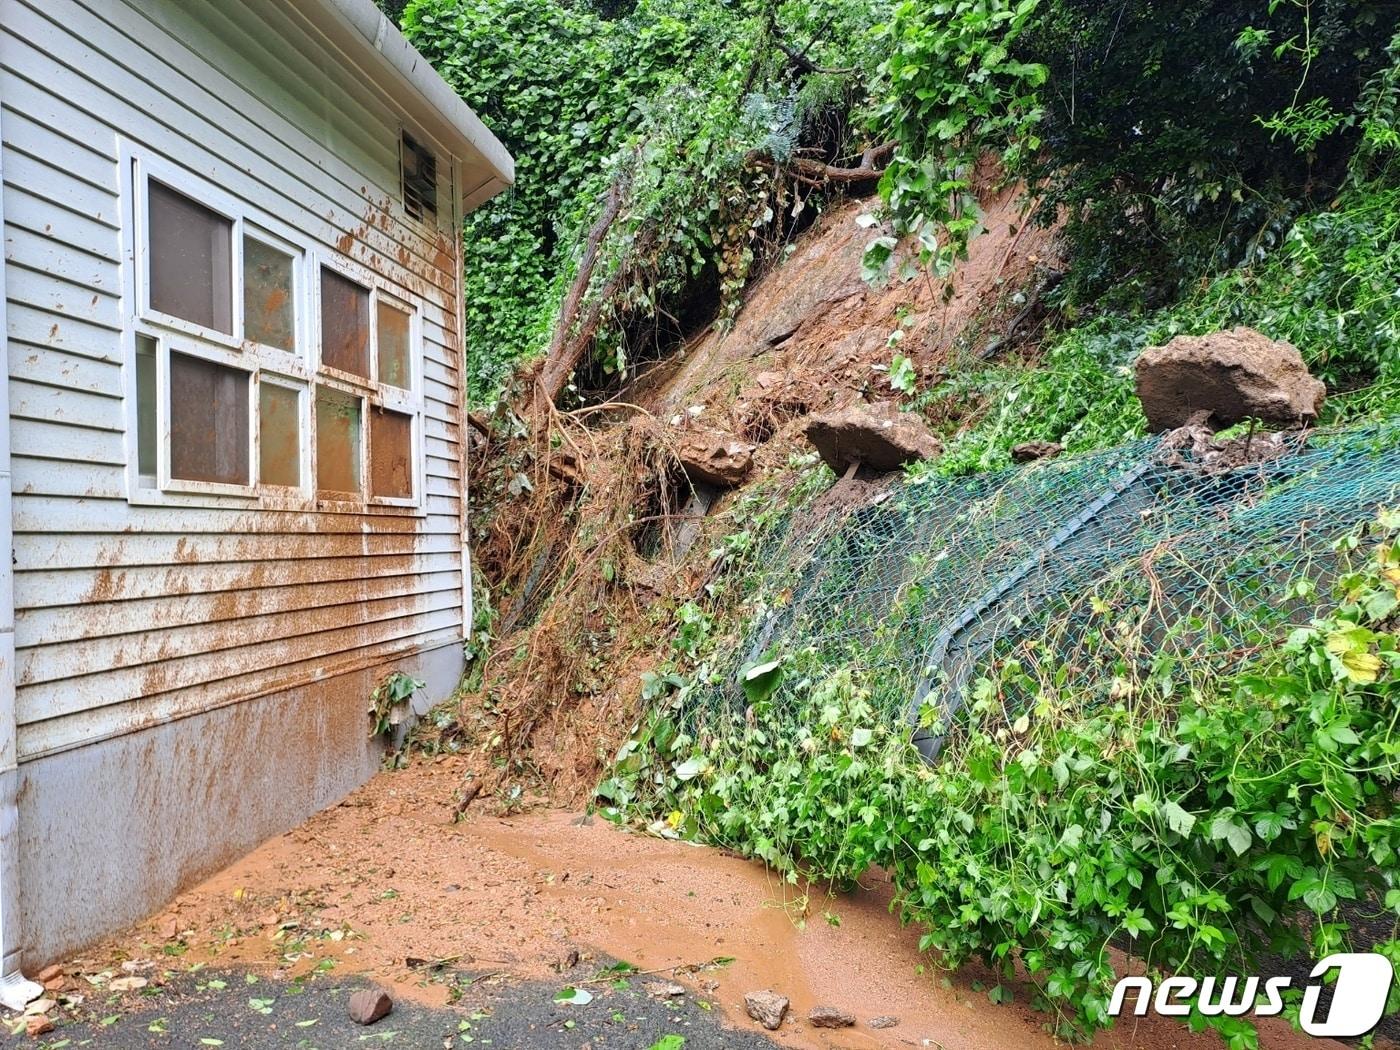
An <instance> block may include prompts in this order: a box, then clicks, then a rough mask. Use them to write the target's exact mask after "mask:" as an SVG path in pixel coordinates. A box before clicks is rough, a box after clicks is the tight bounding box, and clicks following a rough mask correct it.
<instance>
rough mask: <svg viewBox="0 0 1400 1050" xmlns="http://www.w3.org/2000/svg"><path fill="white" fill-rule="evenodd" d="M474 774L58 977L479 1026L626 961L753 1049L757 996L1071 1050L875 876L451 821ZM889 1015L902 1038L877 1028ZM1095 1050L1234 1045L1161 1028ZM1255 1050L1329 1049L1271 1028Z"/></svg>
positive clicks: (803, 1025)
mask: <svg viewBox="0 0 1400 1050" xmlns="http://www.w3.org/2000/svg"><path fill="white" fill-rule="evenodd" d="M465 772H466V763H465V761H464V760H463V759H462V758H460V757H455V756H453V757H448V756H441V757H439V758H437V759H433V760H420V761H418V762H416V763H414V764H413V765H411V766H410V767H409V768H407V769H405V770H401V771H398V772H392V773H383V774H381V775H379V776H378V777H376V778H375V779H374V780H373V781H372V782H370V783H369V784H367V785H366V786H365V787H363V788H361V789H360V790H359V791H356V792H355V793H354V794H352V795H351V796H350V797H349V798H347V799H346V800H345V801H344V802H342V803H341V804H340V805H338V806H335V807H332V808H331V809H328V810H326V811H324V812H322V813H320V814H318V815H317V816H315V817H313V818H312V819H310V820H309V821H307V822H306V823H305V824H303V825H302V826H300V827H298V828H296V829H294V830H293V831H291V832H288V833H287V834H285V835H282V836H280V837H278V838H276V839H273V840H271V841H269V842H267V843H265V844H264V845H263V846H261V847H260V848H259V849H257V850H256V851H254V852H253V853H251V854H249V855H248V856H247V857H245V858H244V859H243V860H241V861H239V862H237V863H235V864H233V865H232V866H230V867H228V868H227V869H225V870H223V871H221V872H219V873H218V874H217V875H215V876H214V877H212V878H210V879H209V880H207V881H206V882H204V883H203V884H201V885H199V886H197V887H195V888H194V889H192V890H190V891H189V892H187V893H185V894H184V895H183V896H181V897H180V898H179V899H178V900H176V901H175V902H174V903H173V904H172V906H171V907H170V908H168V909H166V910H165V911H163V912H162V913H160V914H159V915H157V916H155V917H153V918H152V919H151V920H149V921H148V922H146V923H143V924H141V925H139V926H137V927H135V928H133V929H131V930H130V931H128V932H127V933H126V934H124V935H122V936H121V937H119V938H116V939H114V940H113V941H111V942H109V943H107V944H104V945H102V946H101V947H100V948H98V949H94V950H93V951H91V952H89V953H87V956H86V957H85V958H83V959H80V960H72V961H70V962H69V963H68V964H66V966H65V967H64V970H65V974H66V975H67V976H66V977H65V978H64V980H65V981H66V982H67V984H68V986H69V989H70V990H72V989H74V988H77V989H79V990H87V991H89V992H90V991H91V990H92V989H91V988H88V987H87V986H88V985H89V984H90V982H89V981H87V980H86V978H85V977H84V976H83V975H85V974H86V975H92V974H99V975H100V974H103V973H105V974H108V975H111V974H121V973H123V972H130V971H133V970H136V969H138V968H141V967H147V970H145V971H143V972H148V971H149V967H148V966H147V964H149V963H150V962H151V961H155V962H156V964H157V966H158V967H164V968H168V969H171V970H189V969H190V968H191V967H194V968H200V967H205V966H208V967H213V968H229V967H233V968H238V969H241V970H244V971H247V972H252V973H267V974H269V975H273V974H278V973H280V974H282V975H285V976H288V977H298V976H300V977H308V976H311V975H316V974H330V975H333V976H334V977H335V978H336V979H338V980H344V979H346V978H348V977H349V976H351V975H359V976H363V977H367V978H370V979H373V980H375V981H377V982H380V983H382V984H384V985H385V986H387V987H389V988H390V989H392V991H393V993H394V995H395V997H396V998H397V999H400V1000H404V999H407V1000H410V1001H416V1002H418V1003H420V1004H423V1005H426V1006H431V1007H442V1006H446V1005H449V1004H450V1003H451V1004H455V1005H458V1006H459V1007H461V1008H462V1009H463V1010H464V1011H465V1010H469V1009H472V1008H474V1006H475V1005H479V1002H480V999H479V998H478V993H480V994H488V993H489V992H490V991H491V990H492V989H496V990H499V989H500V988H502V987H508V986H511V985H513V984H517V983H521V982H532V983H538V982H554V983H556V984H557V985H558V986H559V987H560V988H563V987H565V986H567V985H576V984H581V983H582V982H585V981H588V982H592V983H591V984H587V985H584V986H586V987H593V988H602V989H606V988H610V987H611V985H612V982H613V981H614V980H615V979H616V977H617V974H616V973H615V972H614V971H610V970H607V969H606V967H607V966H608V965H610V961H611V960H614V959H615V960H622V961H625V962H626V963H627V964H630V965H631V966H632V967H635V968H636V969H637V970H639V971H643V972H642V973H639V974H634V975H632V976H630V977H628V981H629V983H631V984H634V985H636V984H643V985H644V983H645V982H648V981H653V980H663V981H672V980H676V981H679V982H680V983H682V984H683V985H685V986H686V989H687V996H688V997H689V998H691V999H694V1000H695V1001H696V1004H697V1005H699V1004H701V1003H703V1004H704V1005H705V1006H707V1007H711V1008H713V1009H715V1010H717V1011H719V1012H720V1013H721V1014H722V1016H723V1018H724V1019H725V1020H726V1021H727V1022H728V1023H729V1024H731V1025H733V1026H734V1027H735V1028H737V1029H741V1030H743V1031H744V1032H745V1033H746V1036H747V1035H748V1034H760V1033H759V1030H758V1027H757V1025H756V1024H754V1022H752V1021H750V1020H749V1019H748V1018H747V1017H746V1016H745V1013H744V1007H743V997H744V994H745V993H746V992H750V991H755V990H759V989H772V990H774V991H777V992H779V993H780V994H782V995H785V996H787V997H788V998H789V999H790V1000H791V1003H792V1008H791V1010H790V1012H789V1014H788V1020H787V1021H786V1023H785V1024H784V1025H783V1027H782V1029H781V1030H780V1031H778V1032H776V1033H773V1034H772V1036H771V1038H773V1039H774V1040H775V1041H776V1042H777V1043H779V1044H780V1045H784V1046H792V1047H904V1046H930V1047H943V1048H945V1050H999V1048H1003V1047H1007V1046H1013V1045H1014V1046H1017V1047H1018V1048H1024V1050H1032V1048H1037V1047H1044V1048H1047V1050H1048V1048H1050V1047H1052V1046H1055V1045H1057V1044H1056V1043H1055V1041H1054V1040H1053V1039H1052V1038H1051V1036H1050V1035H1049V1034H1048V1033H1047V1032H1046V1031H1044V1029H1043V1026H1044V1025H1045V1023H1046V1020H1047V1018H1046V1015H1044V1014H1041V1013H1038V1012H1036V1011H1034V1010H1032V1009H1031V1008H1030V1007H1029V1005H1028V1003H1027V1000H1028V996H1027V992H1026V989H1024V988H1020V987H1016V988H1014V989H1013V991H1014V993H1015V999H1014V1001H1013V1002H1010V1003H1007V1004H1005V1005H1000V1006H998V1005H995V1004H993V1003H992V1002H991V1001H990V1000H989V999H988V997H987V994H986V990H985V989H986V987H989V986H990V985H991V984H992V983H994V982H992V981H991V980H989V979H988V975H986V974H978V973H977V972H976V971H975V970H972V969H964V970H963V971H961V972H960V973H958V974H954V975H945V974H943V973H942V972H940V971H939V970H938V969H937V968H936V966H935V965H934V960H933V959H931V958H930V957H929V956H927V955H924V954H921V953H920V952H919V950H918V932H917V930H914V929H906V928H903V927H901V925H900V924H899V922H898V920H897V918H896V917H895V916H894V915H892V914H891V913H890V908H889V905H890V900H891V897H892V890H891V887H890V885H889V883H888V881H887V880H886V879H885V878H884V877H883V875H881V874H880V873H871V875H870V876H869V877H868V878H867V879H866V880H865V881H864V882H863V884H862V886H861V887H860V888H858V889H857V890H856V891H855V892H853V893H849V894H839V895H831V894H827V893H825V892H824V891H821V890H818V889H815V888H807V887H802V886H795V885H789V884H787V883H785V882H784V881H783V880H782V879H781V878H779V877H778V876H777V875H775V874H774V873H772V872H769V871H767V870H765V868H764V867H763V866H762V865H760V864H756V863H753V862H750V861H746V860H743V859H740V858H738V857H734V856H730V855H727V854H725V853H723V852H721V851H718V850H714V849H708V848H703V847H699V846H694V845H690V844H687V843H683V842H677V841H670V840H665V839H659V838H653V837H649V836H645V835H640V834H634V833H629V832H625V831H623V830H620V829H617V828H615V827H613V826H612V825H611V824H609V823H607V822H606V821H604V820H602V819H600V818H597V817H586V816H583V815H581V814H580V813H578V812H568V811H562V810H559V809H551V808H545V807H541V808H538V809H535V810H533V811H529V812H521V813H516V814H511V815H505V816H498V815H495V814H493V813H492V812H490V811H489V809H488V808H486V807H487V803H479V804H478V805H477V806H476V807H473V808H472V809H469V810H468V812H467V814H466V817H465V819H463V820H461V821H460V822H454V820H453V816H454V809H455V803H456V796H455V793H454V788H455V787H456V786H457V785H458V784H460V783H461V781H462V777H463V775H464V774H465ZM124 963H125V964H126V970H125V971H124V970H123V964H124ZM561 971H562V972H561ZM580 974H583V975H584V976H582V977H580V976H579V975H580ZM464 975H465V976H464ZM60 994H61V993H60ZM599 1002H600V1003H601V1002H603V1000H601V999H600V1000H599ZM817 1005H827V1006H834V1007H838V1008H840V1009H843V1010H846V1011H848V1012H850V1013H852V1014H854V1015H855V1016H856V1018H857V1024H856V1026H855V1027H853V1028H847V1029H839V1030H826V1029H816V1028H813V1027H811V1026H810V1025H809V1024H808V1022H807V1020H806V1017H807V1013H808V1011H809V1010H810V1009H811V1008H812V1007H814V1006H817ZM583 1009H585V1010H586V1009H588V1007H584V1008H583ZM600 1009H606V1007H605V1006H600ZM879 1015H892V1016H895V1017H898V1018H899V1024H898V1025H897V1026H896V1027H894V1028H889V1029H883V1030H875V1029H872V1028H870V1027H869V1024H868V1022H869V1021H870V1019H871V1018H873V1017H876V1016H879ZM735 1038H736V1039H737V1036H736V1037H735ZM540 1045H550V1044H549V1043H547V1042H545V1043H541V1044H540ZM639 1045H645V1044H639ZM1094 1045H1095V1046H1100V1047H1150V1048H1159V1050H1167V1048H1176V1047H1180V1048H1183V1050H1184V1048H1193V1050H1194V1048H1201V1050H1205V1048H1211V1050H1215V1048H1217V1047H1219V1046H1220V1045H1221V1044H1220V1043H1219V1041H1218V1039H1217V1038H1216V1037H1215V1036H1213V1035H1209V1034H1203V1035H1193V1034H1191V1033H1190V1032H1188V1031H1187V1030H1186V1029H1185V1028H1184V1027H1182V1026H1181V1025H1180V1024H1178V1023H1176V1022H1173V1021H1169V1020H1165V1019H1151V1018H1148V1019H1143V1020H1141V1021H1138V1022H1137V1023H1136V1024H1134V1023H1125V1024H1123V1025H1122V1026H1121V1027H1120V1028H1119V1030H1117V1031H1114V1032H1108V1033H1103V1034H1101V1035H1100V1036H1099V1037H1098V1038H1097V1039H1096V1040H1095V1044H1094ZM1261 1045H1262V1046H1264V1047H1267V1048H1274V1050H1285V1048H1293V1047H1297V1048H1299V1050H1301V1048H1302V1047H1309V1048H1311V1050H1323V1048H1324V1047H1326V1046H1328V1045H1331V1044H1327V1043H1323V1042H1320V1041H1317V1040H1311V1039H1308V1038H1307V1037H1305V1036H1301V1035H1297V1034H1295V1033H1294V1032H1293V1031H1292V1030H1291V1029H1289V1028H1288V1027H1287V1025H1284V1024H1281V1023H1279V1024H1267V1023H1266V1025H1265V1027H1264V1029H1263V1030H1262V1031H1261Z"/></svg>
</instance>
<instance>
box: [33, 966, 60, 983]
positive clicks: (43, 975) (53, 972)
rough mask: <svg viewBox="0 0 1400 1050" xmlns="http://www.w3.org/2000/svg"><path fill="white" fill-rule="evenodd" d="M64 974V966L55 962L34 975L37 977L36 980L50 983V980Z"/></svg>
mask: <svg viewBox="0 0 1400 1050" xmlns="http://www.w3.org/2000/svg"><path fill="white" fill-rule="evenodd" d="M62 976H63V967H62V966H60V965H59V964H58V963H53V964H52V965H50V966H45V967H44V968H43V969H42V970H40V971H39V972H38V974H37V975H36V976H35V977H34V979H35V980H36V981H38V982H39V983H40V984H48V983H49V982H50V981H52V980H53V979H54V978H55V977H62Z"/></svg>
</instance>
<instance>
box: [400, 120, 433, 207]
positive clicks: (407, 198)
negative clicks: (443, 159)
mask: <svg viewBox="0 0 1400 1050" xmlns="http://www.w3.org/2000/svg"><path fill="white" fill-rule="evenodd" d="M399 166H400V168H401V169H402V174H403V208H404V211H406V212H408V214H409V215H410V216H412V217H413V218H415V219H417V220H418V221H420V222H423V221H435V220H436V219H437V158H436V157H434V156H433V154H432V151H431V150H429V149H428V148H427V147H426V146H424V145H422V144H421V143H419V142H417V141H416V140H415V139H414V138H413V136H412V135H410V134H409V133H408V132H404V133H403V137H402V138H401V139H400V140H399Z"/></svg>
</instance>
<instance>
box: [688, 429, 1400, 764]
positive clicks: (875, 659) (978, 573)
mask: <svg viewBox="0 0 1400 1050" xmlns="http://www.w3.org/2000/svg"><path fill="white" fill-rule="evenodd" d="M1397 438H1400V426H1397V425H1396V423H1395V422H1391V423H1387V424H1384V425H1379V426H1371V427H1368V428H1366V429H1354V430H1347V431H1338V432H1332V433H1327V432H1320V431H1315V432H1313V433H1311V434H1309V435H1307V438H1306V441H1305V442H1304V441H1301V440H1300V441H1299V442H1298V443H1297V444H1296V445H1295V446H1294V447H1289V448H1286V449H1285V450H1284V451H1285V454H1283V455H1281V456H1278V457H1277V458H1273V459H1268V460H1266V461H1260V462H1248V463H1245V464H1244V465H1240V466H1233V467H1226V466H1222V465H1221V464H1219V463H1211V462H1209V460H1208V458H1203V457H1201V456H1199V455H1193V454H1192V452H1191V451H1190V450H1189V449H1181V448H1177V447H1174V443H1173V442H1172V441H1171V440H1170V439H1164V438H1157V437H1153V438H1146V439H1143V440H1141V441H1139V442H1137V443H1134V444H1132V445H1128V446H1124V447H1120V448H1116V449H1112V450H1109V451H1102V452H1094V453H1089V454H1084V455H1078V456H1072V457H1070V456H1064V457H1060V458H1058V459H1053V460H1048V461H1043V462H1040V463H1036V464H1033V465H1030V466H1026V467H1023V468H1019V469H1014V470H1010V471H1005V472H1001V473H996V474H988V475H978V476H973V477H969V478H954V479H949V478H940V477H937V476H933V475H929V476H925V477H921V478H916V479H899V480H897V481H894V482H892V483H891V484H890V485H889V486H888V487H886V488H884V489H883V490H882V491H881V492H880V493H879V494H878V495H876V496H875V497H874V498H873V499H871V500H870V501H868V502H867V503H865V504H864V505H861V506H858V507H856V508H854V509H852V510H849V511H847V512H845V513H839V514H836V513H832V514H826V515H821V514H819V513H815V512H814V510H813V508H811V507H809V508H801V509H798V510H795V511H794V512H793V513H792V514H790V515H789V516H788V518H787V520H786V522H785V523H784V524H783V525H782V526H780V527H778V528H777V529H776V530H775V531H774V532H773V534H771V535H770V536H769V537H768V539H767V541H766V544H767V545H766V547H765V549H764V550H763V551H762V553H761V555H760V563H761V564H762V565H763V567H764V576H763V582H762V583H761V585H760V586H761V589H760V591H759V593H758V595H757V596H756V599H755V601H756V611H755V613H754V614H753V616H752V617H751V619H750V621H749V622H748V624H747V625H746V637H745V638H744V640H743V642H742V644H740V645H738V646H736V647H735V648H734V649H733V650H732V653H731V654H730V655H729V656H727V657H726V658H724V659H723V660H722V661H720V663H721V666H718V667H712V671H713V673H712V674H710V675H709V676H708V677H707V678H706V679H704V682H703V683H702V685H701V686H700V687H699V688H698V689H696V690H694V691H693V692H692V693H691V695H690V697H689V701H688V712H687V714H688V717H687V718H686V721H687V722H688V723H690V726H689V728H690V730H691V731H692V732H694V733H697V734H703V733H704V731H705V726H706V724H707V723H708V722H709V721H710V720H711V719H713V718H715V717H717V716H725V717H734V716H736V715H738V716H742V713H743V712H744V710H745V708H746V706H747V699H746V696H745V693H744V691H743V689H742V688H741V687H740V679H741V677H742V675H743V673H744V671H745V669H746V668H749V667H752V666H754V665H755V664H758V663H762V662H764V661H768V660H773V659H783V660H788V659H791V658H794V657H799V656H800V657H801V659H799V660H797V661H796V663H795V666H801V667H803V668H811V667H812V666H813V665H816V666H819V667H826V668H830V669H832V670H835V669H838V668H843V667H844V668H849V669H850V670H851V671H852V673H853V674H855V675H857V676H858V678H859V680H861V681H863V682H865V683H866V684H867V685H868V687H869V688H870V689H871V693H872V696H873V697H874V699H875V702H876V703H877V706H878V708H879V710H880V711H881V712H883V714H884V715H885V716H886V717H887V718H889V719H890V720H892V721H893V720H904V721H906V722H907V723H908V724H909V725H910V727H911V731H912V735H913V739H914V741H915V743H916V744H917V745H918V746H919V748H920V750H921V751H922V752H923V753H924V755H925V756H926V757H930V758H931V757H933V756H935V755H936V754H937V752H938V750H939V748H940V746H941V742H942V739H943V735H944V733H946V732H947V731H948V727H949V726H950V725H951V724H952V717H951V716H952V715H953V714H955V713H956V711H957V710H958V709H959V708H960V707H961V706H962V705H963V704H964V703H966V702H967V700H968V697H969V692H970V689H971V687H972V684H973V683H974V682H975V680H976V679H977V677H978V676H979V675H981V674H982V673H984V672H985V671H986V670H987V669H989V668H991V667H993V666H994V665H998V664H1001V665H1004V664H1005V662H1006V661H1008V660H1012V659H1015V660H1018V661H1022V662H1023V663H1025V664H1027V665H1028V666H1037V667H1040V668H1042V669H1048V668H1053V678H1052V679H1047V678H1046V675H1045V674H1042V675H1039V676H1027V681H1038V682H1039V683H1040V684H1039V686H1037V687H1035V688H1044V687H1045V683H1046V681H1047V680H1049V681H1050V682H1051V684H1052V686H1053V687H1054V688H1056V689H1062V690H1076V691H1077V692H1078V693H1079V694H1081V695H1082V696H1086V697H1093V696H1096V695H1102V696H1103V697H1106V698H1112V697H1122V696H1125V695H1130V694H1131V693H1132V691H1133V690H1134V689H1136V688H1138V687H1139V686H1140V683H1141V682H1142V681H1144V680H1145V679H1146V678H1147V677H1148V676H1153V681H1154V682H1155V683H1156V685H1157V687H1158V688H1165V689H1166V690H1167V691H1168V692H1170V688H1171V681H1172V675H1173V669H1176V670H1177V671H1179V672H1180V675H1179V676H1180V677H1181V678H1182V679H1183V680H1184V679H1185V678H1186V677H1188V675H1190V674H1195V673H1198V672H1200V671H1202V670H1208V669H1211V668H1219V669H1221V670H1225V669H1228V668H1230V667H1234V666H1238V664H1239V662H1240V661H1242V660H1244V659H1247V658H1248V656H1249V655H1250V654H1251V653H1252V652H1253V651H1255V650H1257V649H1258V648H1259V647H1261V646H1264V645H1266V644H1271V643H1273V642H1275V641H1277V640H1278V639H1279V638H1280V637H1282V636H1283V635H1285V634H1286V633H1287V630H1288V629H1289V627H1290V626H1291V625H1293V624H1301V623H1306V622H1307V620H1308V618H1309V615H1310V613H1311V610H1312V609H1313V608H1314V607H1315V605H1316V602H1317V598H1316V595H1315V594H1314V593H1313V592H1311V591H1309V590H1308V589H1307V587H1306V586H1300V585H1299V581H1304V580H1312V581H1314V582H1316V584H1317V585H1318V586H1319V587H1322V588H1326V587H1329V586H1330V585H1331V584H1332V583H1334V582H1335V577H1336V574H1337V569H1336V561H1335V558H1334V552H1333V545H1334V543H1335V542H1336V541H1337V540H1338V539H1339V538H1341V537H1343V536H1345V535H1347V534H1348V533H1350V532H1352V531H1353V530H1354V529H1355V528H1356V527H1357V526H1358V525H1359V524H1360V523H1362V522H1364V521H1367V520H1369V519H1371V518H1373V517H1374V516H1375V514H1376V510H1377V507H1378V506H1381V505H1387V506H1388V505H1394V504H1395V503H1396V501H1397V499H1398V498H1400V454H1397V449H1400V442H1397ZM1261 447H1264V446H1262V445H1261ZM1267 447H1268V448H1269V449H1270V450H1271V451H1276V448H1275V445H1273V444H1269V445H1268V446H1267ZM1245 458H1248V457H1247V456H1246V457H1245ZM1048 673H1050V672H1048V671H1047V674H1048ZM799 683H800V678H799V677H798V676H796V675H786V676H785V677H784V681H783V683H782V685H780V686H779V688H778V689H777V691H776V692H775V694H774V696H773V698H772V703H773V704H774V706H775V712H776V717H777V718H778V719H779V721H781V718H782V711H783V707H784V703H785V699H790V698H791V697H792V696H793V695H794V693H793V691H794V690H795V689H797V688H798V687H799ZM1026 688H1027V695H1024V696H1020V697H1012V698H1011V699H1010V707H1009V710H1012V711H1014V709H1015V707H1016V706H1017V705H1018V704H1027V703H1030V702H1031V701H1033V700H1034V696H1033V695H1032V692H1033V688H1032V687H1031V686H1027V687H1026Z"/></svg>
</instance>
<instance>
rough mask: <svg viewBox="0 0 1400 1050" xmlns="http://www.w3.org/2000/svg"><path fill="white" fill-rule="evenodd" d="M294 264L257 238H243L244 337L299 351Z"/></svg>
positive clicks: (279, 347) (287, 349)
mask: <svg viewBox="0 0 1400 1050" xmlns="http://www.w3.org/2000/svg"><path fill="white" fill-rule="evenodd" d="M294 261H295V260H293V258H292V256H290V255H288V254H287V253H286V252H283V251H278V250H277V249H276V248H274V247H273V246H272V245H270V244H264V243H263V242H262V241H260V240H258V239H257V238H256V237H246V236H245V237H244V238H243V335H244V338H246V339H251V340H252V341H253V342H255V343H262V344H263V345H264V346H271V347H275V348H276V349H278V350H286V351H289V352H291V351H294V350H296V331H295V325H296V311H295V307H296V285H295V279H294V278H295V270H294V268H293V264H294Z"/></svg>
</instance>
